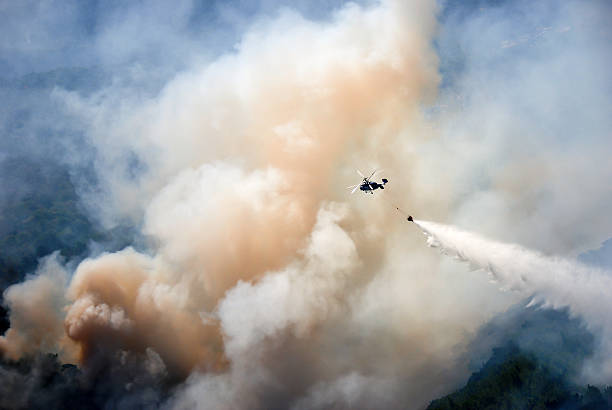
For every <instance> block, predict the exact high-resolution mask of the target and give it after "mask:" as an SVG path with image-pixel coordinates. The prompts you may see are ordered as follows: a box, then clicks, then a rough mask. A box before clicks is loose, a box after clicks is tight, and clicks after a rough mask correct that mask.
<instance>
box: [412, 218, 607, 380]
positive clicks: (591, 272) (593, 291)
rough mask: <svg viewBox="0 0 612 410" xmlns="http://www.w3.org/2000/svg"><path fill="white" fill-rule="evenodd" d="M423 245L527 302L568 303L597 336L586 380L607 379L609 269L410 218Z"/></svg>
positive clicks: (554, 305) (564, 305)
mask: <svg viewBox="0 0 612 410" xmlns="http://www.w3.org/2000/svg"><path fill="white" fill-rule="evenodd" d="M414 222H415V223H416V224H417V225H418V226H419V227H420V228H421V229H422V230H423V233H424V234H425V235H426V236H427V244H428V245H429V246H431V247H436V248H439V249H440V250H441V252H442V253H444V254H446V255H449V256H452V257H455V258H457V259H459V260H461V261H465V262H468V263H469V264H470V265H471V266H472V267H473V268H476V269H484V270H485V271H487V272H488V273H489V274H490V275H491V276H492V278H493V279H494V280H495V281H497V282H498V283H499V284H500V286H501V287H502V289H504V290H512V291H518V292H523V293H525V294H526V295H531V296H532V297H533V299H532V303H531V304H541V305H542V307H549V308H553V309H561V308H568V309H569V311H570V312H571V314H572V315H576V316H579V317H581V318H583V319H584V320H585V322H586V324H587V326H588V327H589V329H590V330H591V331H593V332H594V334H596V335H598V336H600V342H599V349H598V351H597V352H596V354H595V357H594V358H593V359H592V360H591V361H590V362H589V363H587V365H586V367H585V369H584V374H585V376H586V378H587V379H588V380H589V381H592V382H596V383H610V381H611V380H612V359H611V357H612V338H611V337H612V315H611V314H612V298H610V295H609V294H608V292H607V290H608V289H611V288H612V273H611V272H608V271H605V270H601V269H599V268H595V267H591V266H587V265H584V264H581V263H579V262H577V261H573V260H570V259H565V258H562V257H558V256H547V255H544V254H542V253H539V252H536V251H533V250H529V249H526V248H524V247H521V246H519V245H516V244H508V243H503V242H497V241H494V240H491V239H488V238H485V237H483V236H480V235H478V234H475V233H472V232H466V231H462V230H460V229H457V228H455V227H453V226H448V225H442V224H437V223H434V222H427V221H416V220H415V221H414Z"/></svg>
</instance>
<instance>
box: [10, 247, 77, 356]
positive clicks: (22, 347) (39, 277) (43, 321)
mask: <svg viewBox="0 0 612 410" xmlns="http://www.w3.org/2000/svg"><path fill="white" fill-rule="evenodd" d="M58 258H59V255H58V253H54V254H52V255H50V256H48V257H47V258H45V259H43V260H42V262H41V264H40V266H39V268H38V270H37V271H36V274H35V275H34V276H31V277H29V278H27V279H26V280H25V282H23V283H20V284H17V285H14V286H11V287H10V288H8V289H7V290H6V292H5V293H4V303H5V304H6V305H7V306H8V308H9V310H10V322H11V328H10V329H8V330H7V331H6V333H5V334H4V336H2V337H0V352H1V353H2V354H3V355H4V357H6V358H9V359H12V360H17V359H19V358H20V357H22V356H24V355H29V354H33V353H36V352H39V351H43V352H60V353H62V354H63V355H64V356H65V358H66V359H70V358H71V356H70V355H71V347H73V346H71V345H70V344H69V343H68V341H67V340H66V337H65V334H64V332H63V331H62V323H63V317H64V315H63V312H62V310H63V307H64V304H65V302H66V300H65V298H64V291H65V288H66V285H67V282H68V272H66V270H65V268H64V267H63V266H62V264H61V261H59V260H58Z"/></svg>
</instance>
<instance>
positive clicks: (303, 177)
mask: <svg viewBox="0 0 612 410" xmlns="http://www.w3.org/2000/svg"><path fill="white" fill-rule="evenodd" d="M417 16H418V17H417ZM434 21H435V18H434V6H433V5H432V4H430V3H429V2H415V3H413V4H411V5H405V4H403V2H397V3H396V2H388V3H384V4H382V5H377V6H374V7H371V8H361V7H358V6H356V5H349V6H347V7H345V8H344V9H343V10H341V11H340V12H338V14H337V15H336V16H335V18H334V20H333V21H332V22H331V23H312V22H308V21H305V20H303V19H302V18H301V17H299V16H297V15H293V14H290V13H288V14H285V15H282V16H281V17H279V18H278V19H277V20H276V21H273V22H271V23H270V24H267V25H263V26H262V27H255V28H254V29H252V30H251V31H249V32H248V33H247V34H246V36H245V37H244V39H243V41H242V42H241V43H240V45H239V46H238V50H237V52H236V53H235V54H231V55H227V56H223V57H221V58H219V59H218V60H217V61H215V62H214V63H212V64H210V65H209V66H206V67H204V68H202V69H199V70H193V71H192V72H190V73H187V74H185V75H183V76H180V77H178V78H177V79H176V80H175V81H173V82H172V83H171V84H169V85H168V86H167V87H166V89H165V90H164V92H163V93H162V94H161V95H160V97H159V98H158V99H155V100H152V101H149V102H148V103H146V104H144V107H142V108H138V107H134V108H133V110H132V113H131V114H130V116H129V117H128V118H127V119H125V120H124V121H120V122H119V124H118V125H113V126H112V127H111V128H110V129H109V128H108V127H104V128H98V126H96V125H95V124H96V119H95V118H94V119H92V121H93V123H94V128H93V131H92V135H93V138H98V133H100V135H101V133H102V132H103V133H104V145H101V146H100V148H101V149H102V150H103V151H105V150H106V151H105V152H106V154H107V157H108V158H112V157H113V156H114V155H116V156H117V157H120V154H117V152H114V151H109V148H108V147H113V149H116V145H115V143H117V142H118V141H120V140H124V141H127V146H128V148H130V149H133V150H135V152H136V153H137V154H138V155H139V158H141V159H142V160H143V161H144V162H145V163H146V164H147V165H148V166H149V167H150V168H151V169H152V172H150V173H148V174H145V175H144V176H143V177H142V178H141V179H140V180H139V182H138V185H137V186H134V185H133V183H131V182H130V181H127V180H125V179H124V178H123V176H122V175H117V174H112V173H106V174H104V175H105V176H107V177H108V179H107V182H108V186H109V189H110V190H111V192H112V193H113V194H114V195H113V199H114V200H115V201H116V202H115V204H116V205H117V206H118V207H119V206H120V207H125V209H127V211H128V214H129V213H130V212H131V211H133V210H134V209H144V211H145V218H144V232H145V233H146V234H147V235H149V236H150V238H151V239H152V241H153V243H154V244H155V247H156V255H155V256H152V257H151V256H147V255H142V254H140V253H138V252H136V251H134V250H131V249H126V250H124V251H122V252H119V253H116V254H109V255H103V256H101V257H99V258H96V259H93V260H87V261H85V262H83V263H82V264H81V266H79V267H78V269H77V271H76V273H75V275H74V278H73V280H72V282H71V284H70V286H69V289H68V298H69V299H70V300H71V306H70V307H69V309H68V313H67V316H66V321H65V328H66V332H67V334H68V335H69V336H70V337H71V338H72V339H73V340H75V341H77V342H78V343H79V344H80V346H81V349H82V354H83V358H84V360H86V359H87V357H88V356H89V355H91V354H93V353H95V352H96V351H97V350H98V349H102V348H106V347H107V346H108V345H109V343H110V344H112V345H113V348H117V349H118V348H121V349H127V350H136V351H144V349H146V348H147V347H152V348H153V349H154V350H155V351H156V352H157V353H159V354H160V356H161V357H162V359H163V360H164V361H166V362H168V363H169V364H170V365H169V368H170V369H180V370H181V371H182V372H184V371H188V370H190V369H192V368H194V367H198V366H203V367H212V368H215V367H216V366H217V365H218V364H219V363H222V362H223V360H224V358H223V347H222V344H221V341H220V332H219V327H218V325H217V324H216V323H208V322H206V323H204V322H203V321H202V320H201V319H200V315H201V314H204V315H207V313H206V312H213V311H214V309H215V308H216V306H217V304H218V303H219V301H220V300H221V299H222V298H223V297H224V295H225V294H226V292H227V291H228V290H229V289H231V288H232V287H233V286H234V285H236V283H237V282H238V281H239V280H253V279H255V280H258V278H261V277H262V275H265V274H266V273H267V272H270V271H275V270H279V269H283V268H284V267H285V266H287V265H288V264H289V263H294V261H296V260H299V259H305V260H309V259H310V258H311V257H310V256H309V255H308V253H306V254H304V253H303V251H301V250H302V249H304V248H305V246H306V245H307V242H308V238H309V236H310V234H311V231H312V229H313V226H314V225H315V222H316V219H317V214H318V212H319V209H320V207H321V204H322V201H323V200H325V199H331V198H339V197H340V195H344V194H345V192H344V191H341V192H338V184H337V182H336V178H335V177H334V175H335V174H337V173H338V171H339V170H340V167H341V166H342V165H343V163H344V161H346V160H347V157H348V156H352V155H357V156H360V155H363V154H367V153H368V150H369V149H372V148H376V150H377V151H379V152H381V153H383V154H382V155H386V156H392V152H391V151H392V150H393V148H394V147H393V144H395V141H396V138H397V137H398V135H399V134H400V132H401V131H402V130H405V129H406V127H407V125H408V124H410V123H418V122H419V116H418V106H419V104H420V103H421V102H422V101H423V99H427V98H429V97H431V96H432V94H433V92H434V90H435V88H436V86H437V81H438V76H437V72H436V57H435V54H434V53H433V51H432V50H431V48H430V44H429V43H430V35H431V33H432V30H433V26H434ZM102 111H103V110H102ZM109 139H110V143H109ZM113 141H114V142H115V143H112V142H113ZM211 161H212V162H211ZM351 181H352V179H351ZM134 192H136V193H137V195H136V194H134ZM137 196H138V198H136V197H137ZM131 207H135V208H131ZM130 208H131V209H130ZM349 223H350V224H352V225H354V227H352V228H351V227H350V226H349V225H347V226H346V229H348V230H349V231H352V230H356V229H360V228H359V227H361V226H363V225H361V224H362V222H359V219H355V218H354V217H353V218H352V222H351V221H349ZM355 224H357V225H355ZM379 239H380V232H379V233H378V234H375V235H370V236H364V237H362V238H356V241H357V244H358V245H359V247H360V248H362V249H363V253H364V255H366V256H367V255H368V253H370V252H371V253H372V254H374V253H377V251H376V249H381V246H383V244H382V243H381V242H380V241H379ZM339 256H340V257H341V256H342V255H339ZM331 261H332V258H330V259H328V260H327V262H328V263H331ZM305 263H306V262H305ZM370 263H372V262H369V261H367V260H366V261H365V262H364V264H365V265H366V266H367V265H368V264H370ZM327 268H328V269H332V268H331V267H329V266H328V267H327ZM296 269H298V268H296ZM322 269H324V270H325V266H324V267H323V268H322ZM298 270H299V269H298ZM353 270H354V271H355V273H357V271H358V270H359V269H357V270H355V269H353ZM368 275H371V272H369V273H368ZM262 280H265V276H264V279H262ZM313 292H314V291H313ZM315 293H316V292H315ZM230 294H233V293H230ZM244 308H245V309H249V307H248V306H244ZM213 322H214V321H213ZM254 323H257V322H256V320H255V321H254ZM224 326H225V327H224ZM227 326H232V325H231V323H222V328H223V329H225V330H224V331H225V332H226V336H227V329H228V328H227ZM232 328H233V327H232ZM107 339H110V340H107Z"/></svg>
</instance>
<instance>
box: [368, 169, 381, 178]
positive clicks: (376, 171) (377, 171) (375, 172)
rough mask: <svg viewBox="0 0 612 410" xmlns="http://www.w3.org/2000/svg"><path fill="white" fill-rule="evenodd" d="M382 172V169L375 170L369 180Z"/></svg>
mask: <svg viewBox="0 0 612 410" xmlns="http://www.w3.org/2000/svg"><path fill="white" fill-rule="evenodd" d="M380 171H382V169H375V170H374V171H373V172H372V175H370V176H369V177H368V179H370V178H372V177H373V176H374V175H376V174H378V173H379V172H380Z"/></svg>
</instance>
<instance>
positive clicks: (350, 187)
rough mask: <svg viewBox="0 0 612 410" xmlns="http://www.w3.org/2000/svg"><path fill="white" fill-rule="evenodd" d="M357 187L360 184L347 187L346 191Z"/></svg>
mask: <svg viewBox="0 0 612 410" xmlns="http://www.w3.org/2000/svg"><path fill="white" fill-rule="evenodd" d="M359 185H361V184H355V185H351V186H347V187H346V189H353V188H355V187H356V186H359Z"/></svg>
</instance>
